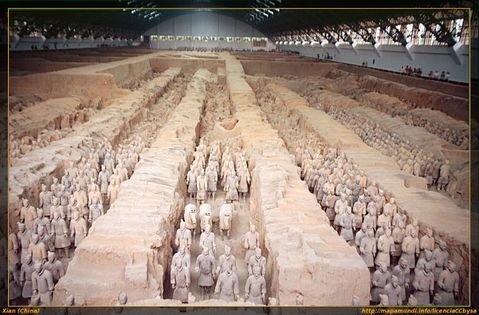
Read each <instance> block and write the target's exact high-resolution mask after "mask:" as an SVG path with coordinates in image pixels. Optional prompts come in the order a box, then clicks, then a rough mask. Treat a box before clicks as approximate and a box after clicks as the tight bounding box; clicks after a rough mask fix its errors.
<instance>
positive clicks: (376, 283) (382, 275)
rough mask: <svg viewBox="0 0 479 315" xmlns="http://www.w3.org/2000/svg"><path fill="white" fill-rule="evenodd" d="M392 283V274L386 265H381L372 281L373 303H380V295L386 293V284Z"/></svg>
mask: <svg viewBox="0 0 479 315" xmlns="http://www.w3.org/2000/svg"><path fill="white" fill-rule="evenodd" d="M390 281H391V273H390V272H389V271H388V268H387V267H386V264H384V263H381V264H379V268H378V269H376V271H375V272H374V273H373V277H372V279H371V282H372V289H371V301H372V302H375V303H378V302H379V294H383V293H384V288H385V287H386V284H387V283H389V282H390Z"/></svg>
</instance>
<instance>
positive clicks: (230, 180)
mask: <svg viewBox="0 0 479 315" xmlns="http://www.w3.org/2000/svg"><path fill="white" fill-rule="evenodd" d="M233 172H234V170H233ZM238 186H239V183H238V177H237V176H236V175H235V174H234V173H233V174H230V175H228V176H227V178H226V183H225V185H224V188H225V191H226V196H225V199H226V200H230V201H235V200H238Z"/></svg>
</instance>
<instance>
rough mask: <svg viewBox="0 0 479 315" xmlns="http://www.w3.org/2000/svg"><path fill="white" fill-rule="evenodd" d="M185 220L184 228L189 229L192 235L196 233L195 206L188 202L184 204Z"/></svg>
mask: <svg viewBox="0 0 479 315" xmlns="http://www.w3.org/2000/svg"><path fill="white" fill-rule="evenodd" d="M183 219H184V221H185V225H186V228H187V229H188V230H190V231H191V233H192V234H193V237H195V235H196V225H197V224H196V222H197V214H196V206H195V205H194V204H192V203H189V204H187V205H186V206H185V213H184V216H183Z"/></svg>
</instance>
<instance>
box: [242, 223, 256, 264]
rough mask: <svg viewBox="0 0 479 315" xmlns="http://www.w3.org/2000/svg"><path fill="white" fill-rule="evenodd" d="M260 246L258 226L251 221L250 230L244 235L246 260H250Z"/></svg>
mask: <svg viewBox="0 0 479 315" xmlns="http://www.w3.org/2000/svg"><path fill="white" fill-rule="evenodd" d="M258 247H259V233H258V232H257V231H256V226H255V225H254V224H253V223H251V224H250V226H249V231H248V232H246V234H245V237H244V248H245V249H246V254H245V258H244V260H245V261H246V262H248V261H249V258H250V257H251V256H252V255H254V253H255V249H256V248H258Z"/></svg>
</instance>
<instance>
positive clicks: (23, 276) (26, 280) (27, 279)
mask: <svg viewBox="0 0 479 315" xmlns="http://www.w3.org/2000/svg"><path fill="white" fill-rule="evenodd" d="M32 273H33V260H32V255H31V254H27V255H26V256H25V260H24V262H23V263H22V267H21V268H20V286H21V287H22V297H23V298H24V299H29V298H31V297H32V295H33V292H32V291H33V290H32Z"/></svg>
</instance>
